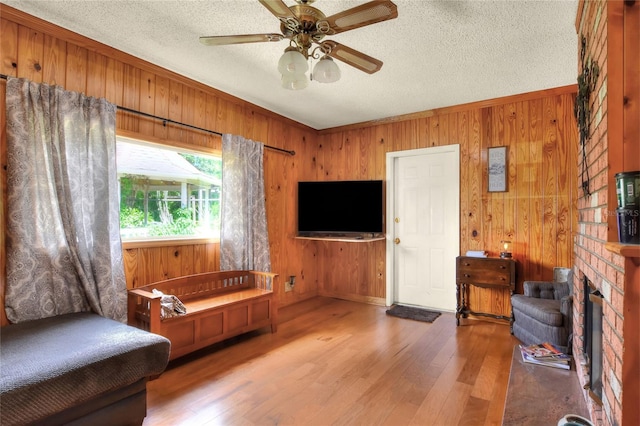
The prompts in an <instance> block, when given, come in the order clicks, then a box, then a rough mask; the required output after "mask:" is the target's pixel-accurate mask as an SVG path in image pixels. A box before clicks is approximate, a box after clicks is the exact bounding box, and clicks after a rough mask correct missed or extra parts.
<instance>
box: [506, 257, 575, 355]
mask: <svg viewBox="0 0 640 426" xmlns="http://www.w3.org/2000/svg"><path fill="white" fill-rule="evenodd" d="M572 289H573V271H572V270H571V269H570V268H554V269H553V282H547V281H525V282H524V294H514V295H513V296H511V306H512V307H513V316H514V319H515V322H514V323H513V334H514V335H515V336H516V337H517V338H518V339H520V341H521V342H522V343H524V344H525V345H533V344H537V343H543V342H551V343H553V344H554V345H556V346H557V347H558V349H560V350H561V351H562V352H565V353H570V351H571V337H572V327H573V325H572V321H571V318H572V315H571V311H572V295H571V293H572Z"/></svg>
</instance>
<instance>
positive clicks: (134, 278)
mask: <svg viewBox="0 0 640 426" xmlns="http://www.w3.org/2000/svg"><path fill="white" fill-rule="evenodd" d="M0 12H1V14H2V19H1V22H0V24H1V27H0V39H1V46H0V47H1V54H0V55H1V63H0V72H1V73H3V74H7V75H12V76H18V77H26V78H29V79H31V80H33V81H37V82H46V83H49V84H54V83H55V84H60V85H63V86H64V87H65V88H66V89H69V90H77V91H81V92H84V93H86V94H87V95H91V96H103V97H106V98H107V99H108V100H110V101H111V102H114V103H116V104H118V105H122V106H125V107H128V108H133V109H138V110H140V111H144V112H148V113H152V114H156V115H159V116H163V117H167V118H170V119H172V120H177V121H183V122H185V123H189V124H192V125H195V126H199V127H204V128H208V129H211V130H216V131H219V132H223V133H226V132H229V133H236V134H240V135H243V136H245V137H248V138H251V139H253V140H258V141H261V142H264V143H266V144H269V145H273V146H277V147H281V148H286V149H293V150H295V151H296V155H295V156H289V155H286V154H281V153H277V152H274V151H269V150H265V152H266V155H265V179H266V183H265V185H266V196H267V214H268V224H269V238H270V243H271V256H272V270H273V271H274V272H277V273H279V274H280V276H281V278H280V283H281V284H282V283H283V282H284V280H285V279H287V278H288V276H290V275H295V276H296V284H295V288H294V290H293V291H292V292H287V293H284V292H280V303H281V305H287V304H290V303H294V302H296V301H299V300H304V299H306V298H309V297H313V296H315V295H316V294H324V295H328V296H335V297H340V298H345V299H350V300H358V301H363V302H369V303H383V302H384V298H385V287H386V281H385V267H386V264H385V254H386V250H385V243H384V242H374V243H366V244H362V243H359V244H354V243H337V242H316V241H308V240H296V239H294V236H295V227H296V224H295V221H296V219H295V216H296V215H295V212H296V201H297V200H296V183H297V181H299V180H336V179H384V178H385V155H386V153H387V152H391V151H399V150H406V149H414V148H425V147H431V146H441V145H447V144H454V143H460V146H461V199H460V201H461V203H460V205H461V237H460V243H461V244H460V245H461V252H462V253H464V252H466V250H470V249H486V250H489V251H490V253H491V254H492V255H496V254H497V252H498V250H499V248H498V245H497V244H498V242H499V241H500V240H501V239H502V238H503V237H504V236H509V237H510V239H511V240H512V241H514V242H515V245H514V250H513V252H514V257H515V258H516V259H517V260H518V262H519V263H518V272H519V283H521V282H522V279H523V278H527V279H547V278H550V277H551V269H552V267H553V266H556V265H562V266H566V265H570V264H571V253H572V252H573V233H574V232H575V226H576V225H575V224H576V219H577V216H576V209H575V199H576V191H577V189H576V182H577V171H576V168H575V164H576V163H577V161H576V150H577V137H576V131H575V128H576V126H575V120H574V119H573V114H572V111H573V94H574V93H575V91H576V88H575V86H568V87H563V88H558V89H550V90H545V91H540V92H536V93H529V94H523V95H519V96H513V97H509V98H502V99H494V100H488V101H483V102H478V103H474V104H469V105H460V106H456V107H451V108H446V109H440V110H434V111H426V112H421V113H416V114H412V115H407V116H401V117H394V118H391V119H389V120H385V121H379V122H372V123H363V124H361V125H353V126H347V127H342V128H338V129H330V130H324V131H320V132H318V131H315V130H313V129H310V128H308V127H305V126H303V125H301V124H299V123H296V122H293V121H291V120H288V119H286V118H283V117H280V116H278V115H276V114H274V113H272V112H269V111H267V110H264V109H262V108H259V107H257V106H255V105H252V104H249V103H247V102H244V101H242V100H239V99H236V98H234V97H232V96H230V95H228V94H225V93H223V92H219V91H217V90H215V89H212V88H209V87H207V86H204V85H201V84H199V83H196V82H193V81H191V80H188V79H187V78H185V77H182V76H180V75H177V74H174V73H171V72H169V71H166V70H164V69H162V68H159V67H157V66H155V65H153V64H149V63H147V62H144V61H142V60H139V59H137V58H134V57H132V56H129V55H126V54H124V53H122V52H119V51H117V50H115V49H112V48H109V47H108V46H105V45H102V44H100V43H97V42H94V41H92V40H89V39H86V38H84V37H82V36H79V35H78V34H75V33H72V32H70V31H67V30H64V29H62V28H59V27H57V26H55V25H52V24H49V23H47V22H45V21H42V20H39V19H37V18H34V17H32V16H30V15H27V14H24V13H22V12H19V11H16V10H15V9H12V8H10V7H8V6H6V5H0ZM4 90H5V84H4V83H0V94H1V95H3V96H4ZM0 108H2V109H1V110H0V131H1V132H2V144H1V145H0V160H1V161H2V164H3V165H5V164H6V144H5V125H4V124H5V122H4V115H5V114H4V103H2V106H1V107H0ZM117 126H118V131H119V132H120V133H124V134H127V135H128V136H136V135H137V136H139V137H141V138H144V139H150V140H153V141H155V142H160V143H165V144H168V145H175V146H189V147H193V148H200V149H203V150H208V151H219V149H220V139H219V138H218V137H215V136H211V135H207V134H203V133H200V132H197V131H191V130H186V129H184V128H177V127H172V126H163V125H162V124H161V123H158V122H154V121H151V120H147V119H141V118H140V117H138V116H134V115H132V114H126V113H122V112H118V118H117ZM501 145H506V146H508V147H509V191H508V192H506V193H491V194H489V193H487V191H486V187H487V184H486V181H487V170H486V148H487V147H489V146H501ZM2 173H3V175H2V177H3V195H2V200H3V204H6V203H5V200H6V198H5V197H6V195H5V192H4V191H5V188H6V175H5V173H4V170H3V172H2ZM3 223H4V220H3ZM474 230H475V231H477V234H476V236H474V235H473V231H474ZM0 238H1V239H4V225H3V226H2V232H1V233H0ZM0 242H2V240H0ZM125 247H126V249H125V263H126V264H125V269H126V272H127V283H128V286H129V287H134V286H139V285H144V284H146V283H149V282H152V281H153V280H155V279H160V278H166V277H171V276H177V275H181V274H185V273H191V272H198V271H205V270H216V269H217V268H218V265H219V263H218V262H219V259H218V256H219V244H218V243H217V242H215V241H213V242H198V243H197V244H187V245H176V244H174V243H169V244H168V245H167V246H140V247H132V246H128V245H127V246H125ZM0 262H4V259H2V260H0ZM0 266H2V269H3V270H4V265H3V264H0ZM1 278H2V281H1V282H0V286H1V287H2V288H3V287H4V283H5V280H6V274H4V273H3V274H2V276H1ZM0 290H2V289H0ZM3 293H4V292H3V291H0V295H1V294H3ZM472 304H473V306H472V307H473V308H474V309H478V310H488V311H489V312H494V313H498V314H504V313H505V312H507V311H508V308H509V300H508V297H507V295H505V294H504V293H502V294H493V293H491V292H487V291H484V292H478V293H477V294H472ZM2 313H3V314H4V312H2Z"/></svg>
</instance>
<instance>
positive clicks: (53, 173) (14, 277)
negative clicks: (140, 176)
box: [5, 78, 127, 322]
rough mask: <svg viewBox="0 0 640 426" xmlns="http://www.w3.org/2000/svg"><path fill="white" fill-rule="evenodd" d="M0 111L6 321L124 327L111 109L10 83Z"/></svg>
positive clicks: (19, 82) (24, 82)
mask: <svg viewBox="0 0 640 426" xmlns="http://www.w3.org/2000/svg"><path fill="white" fill-rule="evenodd" d="M6 102H7V108H6V112H7V156H8V168H7V180H8V185H7V186H8V188H7V207H8V209H7V210H8V215H7V288H6V300H5V308H6V312H7V316H8V318H9V320H10V321H12V322H21V321H27V320H32V319H38V318H46V317H50V316H54V315H61V314H65V313H71V312H82V311H94V312H96V313H98V314H100V315H102V316H105V317H108V318H113V319H115V320H118V321H125V320H126V314H127V301H126V299H127V290H126V283H125V277H124V265H123V259H122V246H121V241H120V229H119V228H120V226H119V207H118V183H117V173H116V162H115V143H116V140H115V136H116V135H115V111H116V107H115V106H114V105H113V104H110V103H109V102H107V101H106V100H104V99H95V98H90V97H86V96H84V95H82V94H80V93H73V92H67V91H65V90H64V89H62V88H60V87H57V86H48V85H46V84H37V83H33V82H30V81H28V80H25V79H18V78H9V79H8V81H7V93H6Z"/></svg>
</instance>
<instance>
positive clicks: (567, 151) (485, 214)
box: [314, 86, 577, 315]
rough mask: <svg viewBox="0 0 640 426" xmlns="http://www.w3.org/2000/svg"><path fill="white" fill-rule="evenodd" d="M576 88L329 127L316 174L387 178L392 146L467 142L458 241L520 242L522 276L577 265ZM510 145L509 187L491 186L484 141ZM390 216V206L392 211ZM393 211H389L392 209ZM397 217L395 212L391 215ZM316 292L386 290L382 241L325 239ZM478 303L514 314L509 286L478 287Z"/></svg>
mask: <svg viewBox="0 0 640 426" xmlns="http://www.w3.org/2000/svg"><path fill="white" fill-rule="evenodd" d="M575 92H576V88H575V87H574V86H568V87H563V88H558V89H554V90H548V91H544V92H537V93H529V94H524V95H520V96H513V97H509V98H503V99H497V100H493V101H486V102H481V103H474V104H470V105H460V106H456V107H451V108H445V109H442V110H437V111H428V112H424V113H421V114H413V115H410V116H405V117H396V118H395V119H393V120H389V122H386V123H381V124H375V123H372V124H370V125H369V126H367V127H366V128H364V129H357V128H355V127H356V126H350V127H345V128H341V129H332V130H327V131H322V132H321V136H320V138H319V140H318V149H317V153H316V156H315V162H314V167H315V169H316V176H317V177H318V178H319V179H327V180H332V179H369V178H372V179H384V178H385V163H384V160H385V155H386V153H387V152H392V151H402V150H408V149H415V148H427V147H434V146H442V145H450V144H460V157H461V159H460V161H461V167H460V224H461V228H460V248H461V253H465V252H466V251H467V250H487V251H488V252H489V253H490V255H493V256H497V255H498V254H499V251H500V247H499V242H500V240H503V239H509V240H511V241H512V242H513V249H512V251H513V257H514V258H515V259H516V260H517V261H518V270H517V272H518V288H521V286H522V281H523V280H525V279H527V280H540V279H550V278H551V277H552V269H553V267H554V266H571V265H572V264H573V260H572V258H573V235H574V233H575V231H576V223H577V210H576V199H577V188H576V182H577V170H576V164H577V159H576V155H577V132H576V124H575V119H574V116H573V105H574V94H575ZM492 146H507V147H508V173H509V176H508V191H507V192H494V193H489V192H487V148H488V147H492ZM388 215H389V213H388ZM388 215H387V216H388ZM388 217H390V216H388ZM316 249H317V250H318V251H319V253H320V254H321V256H320V259H321V262H320V263H319V271H318V280H319V281H318V283H319V289H318V290H319V293H320V294H326V295H332V296H336V297H343V298H349V299H354V300H362V299H365V300H366V299H374V300H377V301H378V302H382V301H383V300H384V297H385V277H384V271H385V243H384V242H374V243H368V244H362V243H358V244H349V243H324V242H323V243H321V244H320V243H319V244H317V245H316ZM470 299H471V301H470V303H471V305H472V308H473V309H474V310H478V311H487V312H494V313H499V314H503V315H509V314H510V302H509V294H508V292H500V291H494V292H492V291H487V290H484V289H475V288H473V289H472V294H471V298H470Z"/></svg>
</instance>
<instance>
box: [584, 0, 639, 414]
mask: <svg viewBox="0 0 640 426" xmlns="http://www.w3.org/2000/svg"><path fill="white" fill-rule="evenodd" d="M614 3H615V4H614ZM623 9H624V5H623V3H622V2H615V1H614V2H612V4H608V2H607V1H602V0H595V1H589V0H584V1H580V3H579V5H578V12H577V13H578V18H577V20H576V28H577V31H578V40H579V43H580V39H581V38H582V36H584V37H585V38H586V40H587V55H586V56H587V58H589V59H590V60H591V61H595V62H597V64H598V66H599V68H600V75H599V77H598V79H597V85H596V87H595V90H594V91H593V94H592V96H591V98H590V103H591V118H592V124H591V137H590V138H589V140H588V141H587V143H586V145H585V157H583V155H582V153H580V155H579V161H578V167H579V169H578V170H579V175H580V171H581V170H583V165H584V162H585V161H586V165H587V167H588V170H589V175H590V183H589V185H590V191H591V195H585V194H584V193H582V194H579V196H578V197H579V198H578V212H579V217H578V234H577V235H576V241H575V245H574V250H575V263H574V268H575V270H574V272H575V273H574V276H575V282H574V295H575V297H574V340H573V349H574V354H576V355H575V356H576V358H577V359H578V360H579V361H580V362H578V363H577V364H578V366H577V369H578V374H579V376H580V378H581V382H582V384H583V385H584V384H586V383H588V376H587V375H586V374H587V372H586V369H585V368H584V366H583V365H582V364H581V362H584V357H583V356H582V355H581V354H582V352H583V338H582V336H583V315H584V312H583V306H582V301H583V298H584V294H583V284H582V278H583V277H585V276H586V277H587V278H588V279H589V280H590V281H591V282H592V283H594V284H595V286H596V287H597V288H598V290H599V291H600V292H601V293H602V295H603V296H604V301H603V317H604V318H603V349H604V359H603V398H602V406H600V405H598V404H597V403H595V402H594V401H593V399H592V398H591V397H589V396H588V393H587V392H585V399H586V400H587V404H588V405H589V406H590V412H591V419H592V421H593V422H594V424H597V425H623V424H629V423H628V421H627V420H628V419H630V418H632V417H633V416H632V417H629V416H628V415H627V417H626V418H625V421H624V423H623V409H622V407H623V405H622V402H623V380H622V378H623V370H624V367H625V366H624V362H625V361H626V362H627V363H629V362H630V360H632V359H633V357H634V356H637V352H635V354H634V355H631V353H632V352H631V351H625V346H624V343H625V340H624V326H625V322H624V320H625V284H626V281H625V265H627V263H626V259H625V257H624V256H622V255H620V254H617V253H614V252H612V251H610V250H609V249H607V247H605V246H606V245H607V241H608V240H609V241H613V240H612V235H616V230H615V229H613V232H612V229H611V228H612V225H613V226H615V225H616V220H615V214H616V212H615V209H616V207H617V206H616V205H615V204H614V205H611V199H612V197H611V191H613V193H615V187H614V186H613V185H612V176H613V174H614V173H612V172H613V170H612V168H611V156H612V151H613V150H615V149H616V148H615V147H614V144H615V143H616V142H617V141H616V140H614V139H613V138H614V137H616V134H617V133H616V132H618V130H619V129H618V127H617V126H620V128H621V127H622V124H621V123H619V121H620V117H619V116H618V115H617V113H616V112H615V111H614V112H612V109H615V108H617V107H618V103H619V104H620V108H622V89H621V86H620V85H618V86H620V90H619V88H618V87H615V88H614V85H615V84H616V83H615V81H617V79H618V78H619V75H618V74H619V73H622V69H621V68H622V66H621V65H620V61H621V60H622V58H623V53H622V46H621V45H618V42H617V40H616V39H613V38H615V37H617V35H616V33H615V32H616V31H618V29H617V25H618V22H617V21H616V20H617V19H620V20H622V17H621V16H622V13H623V12H622V11H623ZM618 12H620V14H618ZM613 26H616V29H614V28H613ZM620 26H621V24H620ZM612 37H613V38H612ZM617 49H620V51H619V52H618V50H617ZM578 55H580V52H578ZM578 66H579V69H578V73H582V71H583V65H582V63H581V60H580V56H579V65H578ZM614 67H615V68H614ZM618 67H619V68H620V69H619V68H618ZM618 92H620V93H618ZM620 116H621V114H620ZM618 133H619V132H618ZM583 158H584V159H583ZM629 297H631V296H629ZM634 297H635V296H634ZM630 326H631V325H630V324H628V325H627V327H630ZM625 358H626V359H625ZM627 367H628V366H627ZM636 368H637V367H636ZM634 386H635V385H634ZM628 395H632V393H631V392H629V393H628ZM625 402H626V404H627V406H626V407H625V408H626V409H627V410H628V411H629V410H630V409H631V405H630V404H633V405H634V406H637V405H638V404H640V402H639V401H630V400H627V401H625ZM634 409H635V408H634ZM628 411H627V412H628Z"/></svg>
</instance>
